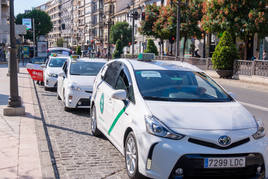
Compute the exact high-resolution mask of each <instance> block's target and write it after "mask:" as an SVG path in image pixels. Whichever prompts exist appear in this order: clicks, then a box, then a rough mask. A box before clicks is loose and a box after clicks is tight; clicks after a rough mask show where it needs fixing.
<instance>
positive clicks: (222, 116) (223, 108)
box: [44, 54, 268, 179]
mask: <svg viewBox="0 0 268 179" xmlns="http://www.w3.org/2000/svg"><path fill="white" fill-rule="evenodd" d="M153 57H154V55H152V54H141V55H140V56H139V60H137V59H136V60H130V59H117V60H111V61H109V62H107V61H106V60H104V59H85V58H78V59H74V58H72V57H66V56H51V57H50V58H49V60H48V62H47V64H46V68H45V69H44V85H45V89H48V88H57V98H58V99H61V100H62V101H63V103H64V106H65V107H64V109H65V110H66V111H68V110H69V109H71V108H90V111H91V126H90V127H91V131H92V134H93V135H94V136H100V135H105V136H106V137H107V138H108V139H109V140H110V141H111V143H112V144H113V145H114V146H115V147H116V148H117V149H118V150H119V151H120V152H121V153H122V155H123V156H124V157H125V165H126V170H127V174H128V176H129V177H130V178H135V179H138V178H141V177H142V176H146V177H150V178H159V179H165V178H188V177H195V178H242V179H247V178H268V139H267V137H265V130H264V125H263V123H262V121H260V120H258V119H256V118H255V117H254V116H253V115H252V114H250V113H249V112H248V111H247V110H246V109H245V108H244V107H243V106H242V105H241V104H240V103H239V102H237V101H236V100H235V98H234V97H232V95H231V94H230V93H228V92H226V91H225V90H224V89H223V88H222V87H221V86H220V85H219V84H217V83H216V82H215V81H214V80H213V79H211V78H210V77H209V76H207V75H206V74H205V73H204V72H203V71H202V70H200V69H199V68H197V67H195V66H192V65H190V64H187V63H183V62H176V63H167V62H160V61H154V60H153Z"/></svg>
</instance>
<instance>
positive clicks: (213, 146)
mask: <svg viewBox="0 0 268 179" xmlns="http://www.w3.org/2000/svg"><path fill="white" fill-rule="evenodd" d="M188 141H189V142H191V143H194V144H198V145H203V146H206V147H211V148H215V149H221V150H227V149H231V148H233V147H237V146H239V145H242V144H245V143H247V142H249V141H250V139H249V138H245V139H243V140H240V141H237V142H234V143H232V144H231V145H228V146H226V147H222V146H219V145H217V144H214V143H211V142H206V141H202V140H198V139H193V138H189V139H188Z"/></svg>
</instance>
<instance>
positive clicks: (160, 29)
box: [153, 5, 177, 54]
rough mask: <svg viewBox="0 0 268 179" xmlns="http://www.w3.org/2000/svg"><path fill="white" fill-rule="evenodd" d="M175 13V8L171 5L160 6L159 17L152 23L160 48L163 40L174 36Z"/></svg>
mask: <svg viewBox="0 0 268 179" xmlns="http://www.w3.org/2000/svg"><path fill="white" fill-rule="evenodd" d="M176 12H177V11H176V8H175V7H173V6H171V5H167V6H162V7H161V8H160V9H159V16H158V17H157V18H156V21H155V22H154V26H153V31H154V33H155V34H156V37H157V38H159V39H160V41H161V44H162V46H163V41H164V40H168V39H169V38H170V37H175V36H176V19H177V18H176ZM162 49H163V48H162ZM162 53H163V51H162V52H161V54H162Z"/></svg>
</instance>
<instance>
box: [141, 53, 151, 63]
mask: <svg viewBox="0 0 268 179" xmlns="http://www.w3.org/2000/svg"><path fill="white" fill-rule="evenodd" d="M154 59H155V54H154V53H140V54H139V55H138V60H139V61H152V60H154Z"/></svg>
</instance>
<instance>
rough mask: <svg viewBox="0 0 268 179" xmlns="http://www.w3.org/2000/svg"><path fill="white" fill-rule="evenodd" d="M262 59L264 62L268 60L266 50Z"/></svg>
mask: <svg viewBox="0 0 268 179" xmlns="http://www.w3.org/2000/svg"><path fill="white" fill-rule="evenodd" d="M262 58H263V60H268V54H267V51H266V50H264V52H263V57H262Z"/></svg>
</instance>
